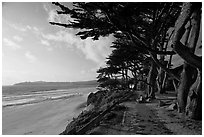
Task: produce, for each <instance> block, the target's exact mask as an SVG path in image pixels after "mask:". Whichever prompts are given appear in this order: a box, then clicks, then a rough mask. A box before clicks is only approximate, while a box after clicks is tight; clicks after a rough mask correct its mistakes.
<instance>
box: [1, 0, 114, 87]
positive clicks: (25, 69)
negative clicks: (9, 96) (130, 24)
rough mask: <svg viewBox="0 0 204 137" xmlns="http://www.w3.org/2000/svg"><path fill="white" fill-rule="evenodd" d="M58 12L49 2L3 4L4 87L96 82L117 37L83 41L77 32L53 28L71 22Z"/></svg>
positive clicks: (69, 4) (67, 17)
mask: <svg viewBox="0 0 204 137" xmlns="http://www.w3.org/2000/svg"><path fill="white" fill-rule="evenodd" d="M66 5H67V6H72V4H71V3H67V4H66ZM56 9H57V7H56V6H55V5H52V4H51V3H48V2H47V3H42V2H35V3H32V2H28V3H23V2H17V3H12V2H8V3H3V4H2V85H11V84H14V83H18V82H24V81H56V82H68V81H85V80H93V79H96V76H97V73H96V70H97V69H99V67H100V66H104V64H105V59H106V57H107V56H108V55H109V54H110V53H111V49H110V45H111V44H112V41H113V40H114V37H113V36H111V35H110V36H109V37H101V38H100V39H99V40H97V41H93V40H92V39H86V40H81V39H80V38H79V37H78V36H76V35H75V34H76V32H77V30H74V29H65V28H63V27H59V26H52V25H50V24H49V21H55V22H61V23H65V22H66V20H67V19H69V16H65V15H63V16H59V15H57V14H56Z"/></svg>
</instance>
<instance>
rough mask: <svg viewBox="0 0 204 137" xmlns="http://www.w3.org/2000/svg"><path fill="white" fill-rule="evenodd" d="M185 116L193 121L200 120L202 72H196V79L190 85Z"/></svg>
mask: <svg viewBox="0 0 204 137" xmlns="http://www.w3.org/2000/svg"><path fill="white" fill-rule="evenodd" d="M186 115H187V116H188V117H190V118H192V119H195V120H201V119H202V72H201V71H199V72H198V76H197V79H196V81H195V83H194V84H193V85H192V87H191V89H190V92H189V96H188V100H187V106H186Z"/></svg>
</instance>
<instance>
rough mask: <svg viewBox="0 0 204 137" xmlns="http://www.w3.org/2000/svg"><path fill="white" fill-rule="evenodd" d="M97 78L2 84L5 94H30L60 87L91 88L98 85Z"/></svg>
mask: <svg viewBox="0 0 204 137" xmlns="http://www.w3.org/2000/svg"><path fill="white" fill-rule="evenodd" d="M97 86H98V83H97V81H96V80H91V81H78V82H45V81H35V82H21V83H16V84H14V85H12V86H2V93H3V96H4V95H20V94H30V93H31V92H37V91H49V90H58V89H73V88H89V87H90V88H91V87H97Z"/></svg>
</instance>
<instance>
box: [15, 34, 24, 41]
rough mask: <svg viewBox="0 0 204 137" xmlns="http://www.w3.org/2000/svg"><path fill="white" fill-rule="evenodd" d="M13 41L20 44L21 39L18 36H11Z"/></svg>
mask: <svg viewBox="0 0 204 137" xmlns="http://www.w3.org/2000/svg"><path fill="white" fill-rule="evenodd" d="M13 39H14V40H16V41H18V42H21V41H23V38H22V37H19V36H17V35H16V36H13Z"/></svg>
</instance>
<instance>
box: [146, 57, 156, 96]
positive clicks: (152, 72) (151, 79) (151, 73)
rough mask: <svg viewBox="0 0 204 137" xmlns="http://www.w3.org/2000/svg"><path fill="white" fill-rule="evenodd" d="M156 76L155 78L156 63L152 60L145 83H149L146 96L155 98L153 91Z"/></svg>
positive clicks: (154, 89)
mask: <svg viewBox="0 0 204 137" xmlns="http://www.w3.org/2000/svg"><path fill="white" fill-rule="evenodd" d="M156 78H157V69H156V64H155V63H154V61H152V62H151V68H150V70H149V74H148V78H147V83H149V84H151V86H150V85H147V89H146V91H147V97H148V98H152V99H155V91H156Z"/></svg>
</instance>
